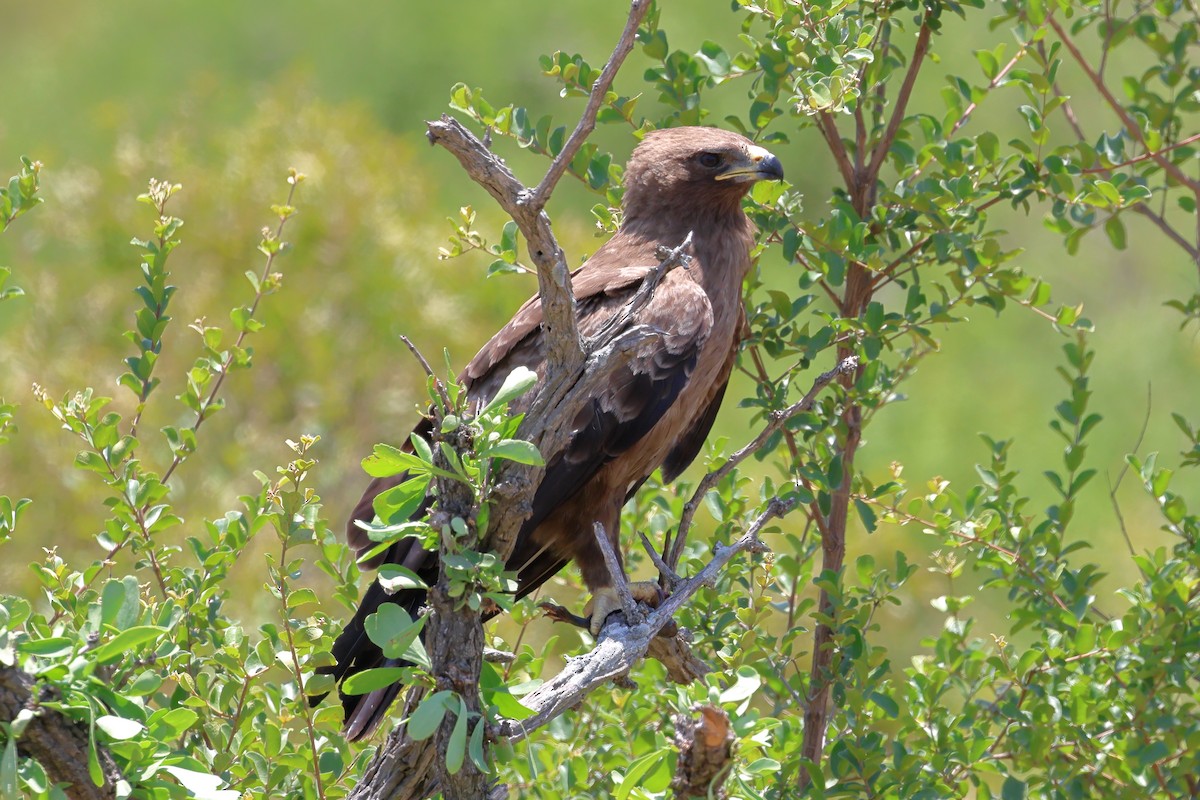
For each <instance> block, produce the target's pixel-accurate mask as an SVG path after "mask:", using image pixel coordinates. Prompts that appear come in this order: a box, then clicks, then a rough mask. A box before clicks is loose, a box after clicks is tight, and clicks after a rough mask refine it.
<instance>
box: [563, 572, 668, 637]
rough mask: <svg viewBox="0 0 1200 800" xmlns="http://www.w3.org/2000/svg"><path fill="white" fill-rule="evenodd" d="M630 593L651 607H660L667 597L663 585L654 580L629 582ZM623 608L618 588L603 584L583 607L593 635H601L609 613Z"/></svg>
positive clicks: (638, 600)
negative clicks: (589, 620)
mask: <svg viewBox="0 0 1200 800" xmlns="http://www.w3.org/2000/svg"><path fill="white" fill-rule="evenodd" d="M629 594H630V596H632V597H633V599H634V601H635V602H638V603H645V604H646V605H648V606H650V607H651V608H658V605H659V603H661V602H662V601H663V600H664V599H665V597H666V596H665V595H664V594H663V590H662V587H661V586H659V585H658V584H657V583H656V582H654V581H637V582H635V583H631V584H629ZM621 610H622V607H621V598H620V596H619V595H618V594H617V590H616V589H615V588H613V587H612V586H603V587H601V588H599V589H597V590H596V592H595V593H594V594H593V595H592V599H591V600H589V601H588V604H587V605H586V606H584V607H583V615H584V616H585V617H587V618H589V619H591V624H590V625H589V626H588V629H589V630H590V631H591V632H592V635H593V636H599V635H600V629H601V628H603V627H604V621H605V620H606V619H608V615H609V614H611V613H613V612H614V611H621ZM628 621H629V623H630V624H633V623H634V622H635V620H628Z"/></svg>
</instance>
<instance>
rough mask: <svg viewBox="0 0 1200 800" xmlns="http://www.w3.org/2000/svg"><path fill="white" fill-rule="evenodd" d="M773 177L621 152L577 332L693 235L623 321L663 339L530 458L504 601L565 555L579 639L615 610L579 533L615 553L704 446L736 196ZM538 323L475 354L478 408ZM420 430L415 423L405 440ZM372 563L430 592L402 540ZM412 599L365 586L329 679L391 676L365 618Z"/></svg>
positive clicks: (694, 147)
mask: <svg viewBox="0 0 1200 800" xmlns="http://www.w3.org/2000/svg"><path fill="white" fill-rule="evenodd" d="M782 177H783V170H782V167H781V166H780V164H779V161H778V159H776V158H775V157H774V156H773V155H771V154H770V153H768V152H767V151H766V150H764V149H762V148H761V147H757V146H755V145H754V144H752V143H751V142H750V141H749V140H747V139H746V138H744V137H742V136H739V135H738V134H735V133H729V132H726V131H720V130H716V129H713V128H672V129H667V130H661V131H654V132H652V133H650V134H648V135H647V136H646V138H645V139H644V140H643V141H642V143H641V144H640V145H638V147H637V148H636V149H635V150H634V152H633V156H632V157H631V158H630V160H629V165H628V168H627V170H626V179H625V185H626V191H625V201H624V221H623V223H622V225H621V229H620V230H619V231H618V232H617V233H616V235H614V236H613V238H612V239H610V240H609V241H608V242H607V243H605V244H604V245H603V246H602V247H601V248H600V249H599V250H597V251H596V253H595V255H593V256H592V257H591V258H589V259H588V260H587V262H586V263H585V264H584V265H583V266H582V267H581V268H579V269H578V270H577V271H576V272H575V273H574V274H573V276H572V287H573V289H574V292H575V298H576V301H577V309H578V314H579V328H580V331H581V333H582V334H583V335H584V336H585V337H588V336H591V335H593V334H595V333H596V332H597V331H598V330H599V329H600V328H601V327H602V326H603V324H604V323H605V321H607V320H608V319H609V318H610V317H611V316H612V315H613V314H615V313H616V312H618V311H619V310H620V309H621V308H622V306H623V305H624V304H625V303H626V301H627V300H628V299H629V297H630V296H631V295H632V294H633V293H634V292H636V291H637V289H638V287H639V286H640V284H641V282H642V280H643V279H644V278H645V276H646V275H647V274H648V273H649V272H650V271H651V270H653V269H654V268H655V267H656V266H657V264H658V262H659V260H660V259H659V258H658V257H657V256H656V254H655V251H656V249H657V248H659V247H660V246H666V247H677V246H678V245H679V244H680V243H681V242H683V240H684V239H685V238H686V236H687V235H688V233H689V232H691V233H692V235H693V244H692V249H691V256H692V258H691V260H690V263H689V264H688V265H687V266H686V267H685V268H677V269H674V270H672V271H670V272H668V273H667V274H666V276H664V278H663V280H662V283H661V285H660V286H659V287H658V289H657V290H656V291H655V293H654V295H653V296H652V298H651V299H650V301H649V302H648V303H646V304H645V305H644V306H642V308H641V309H640V310H639V311H638V312H637V313H636V314H635V315H634V317H633V319H632V320H631V323H630V324H631V325H639V324H640V325H649V326H653V327H655V328H658V329H659V330H661V331H663V332H664V335H662V336H656V337H650V338H648V339H646V340H645V341H644V342H643V344H641V345H639V349H638V350H637V352H636V354H635V357H634V358H633V359H632V360H631V361H630V362H629V364H628V366H627V368H625V371H624V372H623V373H622V374H620V375H618V376H616V377H615V378H611V379H609V380H606V381H604V382H603V384H602V385H598V386H596V387H595V394H594V399H593V401H592V404H591V408H590V413H588V412H585V413H584V414H582V415H581V417H580V419H578V420H577V427H576V429H575V431H574V433H573V435H572V438H571V440H570V442H569V444H568V445H567V446H566V447H565V448H564V449H563V450H562V452H558V453H544V454H543V456H545V458H546V461H547V465H548V467H547V470H546V473H545V477H544V478H543V480H542V482H541V483H540V484H539V486H538V488H537V490H536V492H535V494H534V499H533V512H532V514H531V516H530V517H529V519H528V520H527V521H526V522H525V524H524V525H523V527H522V528H521V531H520V532H519V534H518V536H517V541H516V546H515V549H514V551H513V554H512V556H511V557H510V558H509V561H508V568H509V569H510V570H515V571H516V572H517V574H518V586H519V588H518V596H524V595H526V594H528V593H529V592H531V591H533V590H534V589H536V588H537V587H538V586H540V585H541V584H542V583H543V582H545V581H546V580H547V579H549V578H550V577H551V576H553V575H554V574H555V573H557V572H558V571H559V570H560V569H562V568H563V566H565V565H566V563H567V562H568V561H570V560H572V559H574V561H575V563H576V565H577V566H578V567H579V570H580V572H581V573H582V575H583V580H584V582H585V583H586V584H587V586H588V588H589V589H590V590H591V591H592V593H593V595H594V596H595V598H596V601H597V602H596V610H595V612H594V616H593V628H594V629H598V627H599V625H600V623H602V622H603V620H604V617H605V616H606V615H607V614H608V612H609V611H611V610H613V609H614V608H616V607H618V606H617V604H616V601H615V597H614V593H613V591H612V587H611V583H612V582H611V579H610V576H609V574H608V570H607V569H606V568H605V565H604V560H603V558H602V556H601V554H600V552H599V547H598V546H597V544H596V541H595V538H594V536H593V534H592V530H593V523H595V522H600V523H602V524H603V525H604V529H605V530H606V531H608V532H609V534H610V536H611V537H612V539H613V543H614V550H616V551H617V552H618V553H619V552H620V548H619V547H617V546H616V545H617V538H618V523H619V520H620V513H621V507H622V505H624V503H625V501H626V500H627V499H628V498H629V497H630V496H631V495H632V494H633V492H635V491H636V490H637V488H638V487H639V486H640V485H641V484H642V482H643V481H645V480H646V478H647V477H649V475H650V473H652V472H653V471H654V470H655V469H657V468H659V467H661V468H662V472H663V478H664V480H666V481H671V480H674V479H675V478H676V477H677V476H678V475H679V473H680V472H682V471H683V470H684V468H685V467H687V465H688V464H690V463H691V462H692V460H693V459H694V458H695V457H696V455H697V453H699V451H700V448H701V447H702V446H703V443H704V439H705V437H706V436H707V435H708V432H709V429H710V428H711V427H712V424H713V420H714V419H715V418H716V414H717V410H718V409H719V407H720V404H721V398H722V396H723V395H724V393H725V385H726V383H727V382H728V380H729V374H730V371H731V370H732V368H733V362H734V357H735V355H736V352H737V346H738V341H739V339H740V335H741V330H742V327H743V325H744V311H743V307H742V298H741V287H742V280H743V278H744V277H745V275H746V272H747V270H748V269H749V267H750V247H751V243H752V240H753V227H752V225H751V223H750V221H749V220H748V219H747V218H746V216H745V214H744V213H743V212H742V209H741V200H742V198H743V197H744V196H745V194H746V192H747V191H748V190H749V188H750V186H751V185H752V184H753V183H754V182H755V181H758V180H763V179H768V178H769V179H780V178H782ZM541 326H542V307H541V303H540V302H539V300H538V298H537V297H534V298H531V299H530V300H529V301H527V302H526V303H525V304H524V305H523V306H521V308H520V309H519V310H518V311H517V313H516V314H515V315H514V316H513V318H512V320H511V321H510V322H509V323H508V324H507V325H505V326H504V327H503V328H501V329H500V331H499V332H498V333H497V334H496V335H495V336H493V337H492V339H491V341H489V342H488V343H487V344H485V345H484V346H483V348H482V349H481V350H480V351H479V353H478V354H477V355H476V356H475V358H474V359H472V360H471V362H470V364H468V365H467V368H466V370H465V371H464V373H463V376H462V378H463V380H464V382H465V385H466V386H467V387H468V390H469V394H470V397H471V399H472V400H473V401H474V402H476V403H479V404H482V403H485V402H486V401H487V400H488V399H490V398H491V397H492V396H493V395H494V394H495V392H496V391H497V390H498V389H499V387H500V384H501V383H502V382H503V380H504V378H505V377H506V376H507V375H508V374H509V373H510V372H511V371H512V370H513V369H514V368H516V367H518V366H525V367H528V368H530V369H532V370H533V371H534V372H537V373H538V374H541V373H542V370H543V369H544V366H545V362H544V358H543V354H542V353H543V337H542V327H541ZM527 397H528V395H527ZM514 405H517V406H519V403H515V404H514ZM513 410H514V411H523V410H524V408H521V407H517V408H514V409H513ZM427 429H428V428H427V425H425V426H419V427H418V432H422V431H423V430H424V431H427ZM402 479H403V476H397V477H394V478H385V479H376V480H373V481H372V482H371V483H370V485H369V486H368V487H367V491H366V493H365V494H364V495H363V497H362V499H361V500H360V501H359V503H358V506H357V507H356V508H355V509H354V513H353V515H352V516H351V519H350V522H349V525H348V527H347V537H348V539H349V542H350V544H351V546H352V547H354V548H355V549H356V550H358V551H359V552H360V553H361V552H364V551H365V550H366V549H368V548H370V547H371V546H372V542H370V541H369V540H368V539H367V537H366V535H365V533H364V532H363V531H362V530H361V529H360V528H358V527H357V525H356V522H357V521H358V520H363V521H370V520H371V519H372V517H373V516H374V512H373V510H372V501H373V500H374V498H375V496H376V495H377V494H379V493H380V492H382V491H384V490H385V489H388V488H390V487H391V486H394V485H396V484H397V483H399V482H400V480H402ZM423 512H424V509H421V510H419V511H418V512H417V513H423ZM384 561H386V562H389V563H399V564H403V565H404V566H406V567H408V568H409V569H412V570H414V571H415V572H417V573H418V574H419V575H420V576H421V577H422V578H423V579H424V580H425V581H426V582H427V583H430V584H432V583H434V582H435V581H436V580H437V562H436V553H431V552H426V551H423V550H421V549H420V548H418V547H416V546H415V545H413V544H412V542H411V541H410V540H406V541H402V542H398V543H397V544H395V545H393V546H392V547H391V548H390V549H389V550H388V551H387V552H386V553H384V554H383V555H382V556H380V557H377V558H376V559H373V562H374V563H371V564H369V565H368V566H378V564H379V563H382V562H384ZM424 600H425V593H424V592H423V591H416V590H405V591H400V592H397V593H395V594H393V595H387V594H385V593H384V592H383V590H382V589H381V588H380V586H379V584H378V583H377V582H372V584H371V586H370V587H368V589H367V591H366V593H365V594H364V596H363V599H362V602H361V604H360V606H359V609H358V612H357V613H356V614H355V616H354V619H353V620H352V621H351V622H350V623H349V624H348V625H347V627H346V629H345V630H344V631H343V632H342V634H341V635H340V636H339V637H338V640H337V642H336V644H335V645H334V651H333V652H334V656H335V658H336V660H337V666H336V667H335V668H333V669H332V670H330V671H331V672H332V674H333V675H334V676H335V678H336V679H337V680H338V681H341V680H342V679H343V678H345V677H346V676H347V675H351V674H354V673H357V672H361V671H362V670H365V669H371V668H374V667H381V666H393V665H395V664H396V663H397V662H395V661H390V660H388V659H385V658H384V657H383V654H382V652H380V650H379V648H378V647H376V646H375V644H374V643H372V642H371V641H370V640H369V639H368V638H367V636H366V634H365V632H364V630H363V621H364V620H365V619H366V617H367V616H368V615H369V614H371V613H374V611H375V610H376V609H377V608H378V607H379V606H380V605H381V604H382V603H387V602H390V603H398V604H400V605H401V606H403V607H404V608H405V609H406V610H407V611H408V612H409V613H410V614H411V615H413V616H416V614H417V612H418V610H419V608H420V606H421V605H422V604H423V603H424ZM399 689H400V686H399V685H394V686H391V687H388V688H387V689H381V690H378V691H375V692H372V693H370V694H366V695H361V696H351V695H343V696H342V702H343V705H344V706H345V709H346V735H347V736H348V737H349V738H351V739H357V738H361V737H363V736H366V735H368V734H369V733H370V732H371V731H373V730H374V729H375V728H376V727H377V726H378V724H379V723H380V721H381V720H382V719H383V718H384V717H385V715H386V713H387V709H388V706H389V705H390V704H391V702H392V700H393V699H395V697H396V694H397V693H398V692H399Z"/></svg>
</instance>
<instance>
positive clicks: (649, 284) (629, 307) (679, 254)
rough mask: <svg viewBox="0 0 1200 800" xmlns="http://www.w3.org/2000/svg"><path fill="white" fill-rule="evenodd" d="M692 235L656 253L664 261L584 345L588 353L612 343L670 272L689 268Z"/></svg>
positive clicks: (690, 233) (689, 233)
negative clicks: (680, 268)
mask: <svg viewBox="0 0 1200 800" xmlns="http://www.w3.org/2000/svg"><path fill="white" fill-rule="evenodd" d="M692 233H693V232H692V231H688V235H687V236H685V237H684V238H683V241H682V242H680V244H679V246H678V247H675V248H671V249H668V248H661V249H660V251H659V252H658V253H656V255H657V256H658V257H659V258H661V259H662V261H660V262H659V264H658V266H657V267H655V268H654V269H652V270H650V272H649V273H648V274H647V275H646V277H645V278H643V279H642V283H641V285H640V286H638V289H637V291H636V292H634V293H633V296H632V297H630V298H629V301H628V302H626V303H625V305H624V306H622V307H621V310H620V311H618V312H617V313H616V314H613V315H612V316H611V317H609V318H608V320H606V321H605V323H604V325H602V326H601V327H600V330H598V331H596V334H595V335H594V336H592V337H590V338H589V339H588V340H587V342H586V343H585V345H584V349H585V350H586V351H587V352H589V353H590V352H591V351H592V350H594V349H595V348H596V347H599V346H602V345H603V344H605V343H606V342H608V341H610V340H611V339H612V337H614V336H616V334H617V332H618V331H620V330H621V329H623V328H624V327H625V326H626V325H628V324H629V321H630V320H631V319H633V317H634V315H635V314H637V312H639V311H641V310H642V308H643V307H644V306H645V305H646V303H649V302H650V298H651V297H653V296H654V292H655V290H657V289H658V285H659V284H660V283H662V279H663V278H664V277H666V274H667V273H668V272H670V271H671V270H672V269H674V268H675V267H686V266H687V264H688V262H689V261H690V260H691V256H689V255H688V254H687V251H688V250H689V249H691V246H692Z"/></svg>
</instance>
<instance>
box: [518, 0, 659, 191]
mask: <svg viewBox="0 0 1200 800" xmlns="http://www.w3.org/2000/svg"><path fill="white" fill-rule="evenodd" d="M651 1H652V0H633V2H632V3H631V4H630V6H629V17H628V19H626V20H625V30H623V31H621V38H620V39H618V40H617V46H616V47H614V48H613V51H612V55H611V56H609V57H608V62H607V63H606V64H605V65H604V69H602V70H600V76H599V77H598V78H596V82H595V83H594V84H592V90H591V94H589V95H588V101H587V106H586V107H585V108H584V111H583V116H581V117H580V118H579V122H578V124H576V126H575V130H573V131H571V135H570V136H568V137H567V141H566V143H565V144H564V145H563V149H562V150H560V151H559V153H558V155H557V156H555V158H554V161H552V162H551V163H550V169H548V170H546V176H545V177H544V178H542V181H541V183H539V184H538V185H537V188H536V189H534V190H533V192H532V193H530V195H529V196H528V200H527V202H528V204H529V205H530V206H531V207H532V208H535V209H536V210H537V211H541V210H542V209H543V208H545V207H546V201H547V200H549V199H550V193H551V192H552V191H554V187H555V186H556V185H557V184H558V181H559V179H561V178H562V176H563V175H564V174H565V173H566V171H567V167H568V166H570V164H571V161H572V160H574V158H575V154H576V153H578V152H579V148H580V147H582V146H583V143H584V141H585V140H586V139H587V137H588V136H589V135H590V134H591V132H592V131H593V130H595V128H596V115H597V114H599V113H600V106H602V105H603V104H604V98H605V96H606V95H607V94H608V90H609V89H610V88H611V87H612V84H613V80H614V79H615V78H616V77H617V71H618V70H620V69H621V65H622V64H623V63H625V58H626V56H628V55H629V53H630V51H632V50H633V42H634V39H635V38H637V31H638V26H640V25H641V24H642V20H643V19H645V18H646V13H647V12H648V11H649V10H650V5H651Z"/></svg>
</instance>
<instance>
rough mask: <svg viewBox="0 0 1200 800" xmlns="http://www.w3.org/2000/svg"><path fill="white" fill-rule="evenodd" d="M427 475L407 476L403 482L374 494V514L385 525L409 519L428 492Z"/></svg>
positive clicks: (428, 478) (372, 503)
mask: <svg viewBox="0 0 1200 800" xmlns="http://www.w3.org/2000/svg"><path fill="white" fill-rule="evenodd" d="M429 481H430V477H429V475H421V476H418V477H416V478H409V479H408V480H406V481H404V482H403V483H401V484H399V485H397V486H393V487H392V488H390V489H387V490H385V491H382V492H380V493H379V494H377V495H375V499H374V500H372V501H371V505H372V507H373V508H374V511H375V516H377V517H379V518H380V519H381V520H383V522H384V523H385V524H387V525H395V524H397V523H400V522H406V521H407V520H409V519H411V518H412V516H413V514H415V513H416V511H417V509H418V508H420V506H421V504H422V503H423V502H425V496H426V495H427V494H428V493H429Z"/></svg>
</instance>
